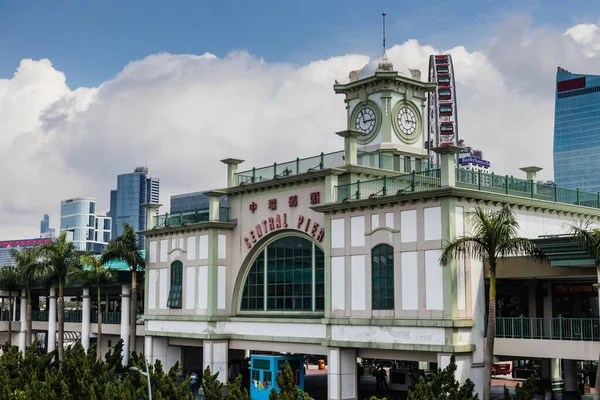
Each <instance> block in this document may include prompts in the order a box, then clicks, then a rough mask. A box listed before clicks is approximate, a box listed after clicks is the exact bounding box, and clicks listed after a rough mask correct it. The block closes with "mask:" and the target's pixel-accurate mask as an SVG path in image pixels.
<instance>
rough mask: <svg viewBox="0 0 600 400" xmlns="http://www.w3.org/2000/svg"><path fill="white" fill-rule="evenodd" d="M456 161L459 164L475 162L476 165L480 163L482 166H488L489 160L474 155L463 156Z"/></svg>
mask: <svg viewBox="0 0 600 400" xmlns="http://www.w3.org/2000/svg"><path fill="white" fill-rule="evenodd" d="M458 163H459V164H477V165H482V166H484V167H489V166H490V162H489V161H486V160H482V159H480V158H475V157H463V158H461V159H459V160H458Z"/></svg>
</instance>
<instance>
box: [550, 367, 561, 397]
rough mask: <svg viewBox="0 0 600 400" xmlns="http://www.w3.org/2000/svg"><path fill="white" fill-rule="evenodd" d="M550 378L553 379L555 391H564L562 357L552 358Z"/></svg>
mask: <svg viewBox="0 0 600 400" xmlns="http://www.w3.org/2000/svg"><path fill="white" fill-rule="evenodd" d="M550 380H551V381H552V390H553V391H554V393H560V392H562V390H563V379H562V376H561V373H560V358H551V359H550Z"/></svg>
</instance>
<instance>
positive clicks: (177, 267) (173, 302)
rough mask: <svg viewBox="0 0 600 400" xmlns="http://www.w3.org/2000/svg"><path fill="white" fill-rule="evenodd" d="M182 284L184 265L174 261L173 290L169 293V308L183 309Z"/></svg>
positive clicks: (172, 268)
mask: <svg viewBox="0 0 600 400" xmlns="http://www.w3.org/2000/svg"><path fill="white" fill-rule="evenodd" d="M182 282H183V264H182V263H181V261H173V263H172V264H171V290H170V291H169V299H168V300H167V307H169V308H181V299H182V295H181V294H182V293H181V292H182Z"/></svg>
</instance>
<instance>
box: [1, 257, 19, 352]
mask: <svg viewBox="0 0 600 400" xmlns="http://www.w3.org/2000/svg"><path fill="white" fill-rule="evenodd" d="M0 288H2V289H4V290H6V291H7V292H8V344H9V346H10V345H11V344H12V320H13V314H12V302H13V296H12V293H13V291H15V290H19V275H18V274H17V269H16V267H14V266H12V265H6V266H4V267H2V268H0Z"/></svg>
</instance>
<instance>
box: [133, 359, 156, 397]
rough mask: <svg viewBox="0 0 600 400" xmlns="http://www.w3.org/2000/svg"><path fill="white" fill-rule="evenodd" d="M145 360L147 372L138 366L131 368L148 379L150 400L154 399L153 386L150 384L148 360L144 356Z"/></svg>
mask: <svg viewBox="0 0 600 400" xmlns="http://www.w3.org/2000/svg"><path fill="white" fill-rule="evenodd" d="M144 362H145V363H146V372H144V371H141V370H140V369H139V368H138V367H129V370H130V371H133V372H137V373H139V374H141V375H144V376H145V377H146V380H147V381H148V400H152V387H151V386H150V371H149V370H148V360H146V357H145V356H144Z"/></svg>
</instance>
